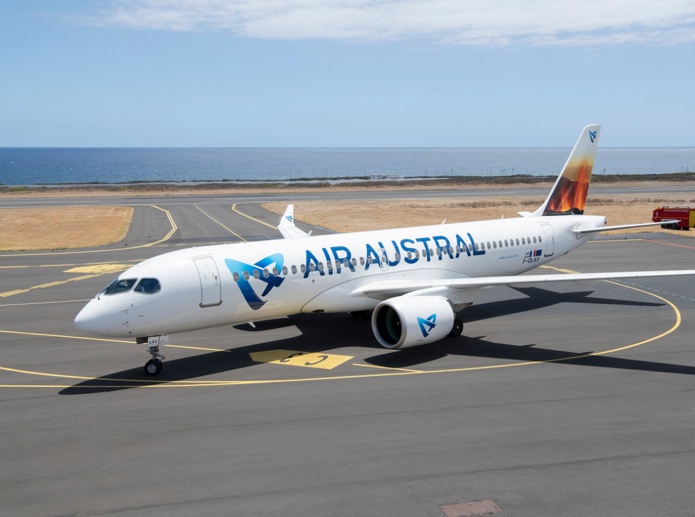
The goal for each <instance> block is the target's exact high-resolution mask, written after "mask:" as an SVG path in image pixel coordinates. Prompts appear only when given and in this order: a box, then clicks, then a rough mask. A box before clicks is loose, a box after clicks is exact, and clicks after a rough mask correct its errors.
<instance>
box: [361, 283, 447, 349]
mask: <svg viewBox="0 0 695 517" xmlns="http://www.w3.org/2000/svg"><path fill="white" fill-rule="evenodd" d="M455 322H456V316H455V314H454V311H453V309H452V307H451V304H450V303H449V301H448V300H447V299H446V298H443V297H441V296H398V297H396V298H391V299H389V300H385V301H383V302H381V303H380V304H379V305H377V306H376V307H375V308H374V312H373V313H372V332H374V337H376V340H377V341H378V342H379V344H380V345H381V346H383V347H385V348H392V349H395V348H409V347H411V346H419V345H425V344H428V343H434V342H435V341H439V340H440V339H444V338H445V337H447V336H448V335H449V334H450V333H452V332H453V329H454V323H455Z"/></svg>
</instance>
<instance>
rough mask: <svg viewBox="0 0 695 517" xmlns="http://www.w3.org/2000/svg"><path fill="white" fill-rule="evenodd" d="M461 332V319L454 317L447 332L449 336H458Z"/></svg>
mask: <svg viewBox="0 0 695 517" xmlns="http://www.w3.org/2000/svg"><path fill="white" fill-rule="evenodd" d="M461 332H463V321H461V320H460V319H458V318H456V319H455V320H454V326H453V327H451V332H449V337H458V336H460V335H461Z"/></svg>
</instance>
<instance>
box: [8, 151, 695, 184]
mask: <svg viewBox="0 0 695 517" xmlns="http://www.w3.org/2000/svg"><path fill="white" fill-rule="evenodd" d="M570 150H571V148H528V149H525V148H358V149H349V148H335V149H329V148H225V149H218V148H190V149H189V148H171V149H165V148H133V149H130V148H129V149H121V148H0V185H5V186H16V185H63V184H85V183H131V182H177V183H178V182H207V181H281V182H283V181H297V180H319V179H326V178H328V179H332V180H335V181H337V180H339V181H359V180H361V179H363V178H370V177H373V176H377V177H381V176H386V177H389V178H393V179H398V178H407V179H409V178H433V177H441V176H511V175H515V174H527V175H532V176H547V175H556V174H558V173H559V171H560V169H561V168H562V166H563V165H564V163H565V160H566V159H567V156H568V155H569V152H570ZM694 170H695V148H693V147H687V148H602V149H599V151H598V153H597V156H596V161H595V164H594V174H661V173H674V172H690V171H694Z"/></svg>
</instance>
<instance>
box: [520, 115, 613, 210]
mask: <svg viewBox="0 0 695 517" xmlns="http://www.w3.org/2000/svg"><path fill="white" fill-rule="evenodd" d="M600 132H601V126H599V125H590V126H587V127H585V128H584V131H582V134H581V136H580V137H579V140H578V141H577V143H576V145H575V146H574V149H573V150H572V153H571V154H570V156H569V158H568V159H567V163H565V167H564V168H563V169H562V174H560V176H558V178H557V181H556V182H555V185H554V186H553V189H552V190H551V192H550V194H549V195H548V198H547V199H546V200H545V203H543V205H541V207H540V208H539V209H538V210H536V212H534V214H533V215H534V216H542V215H569V214H574V215H581V214H583V213H584V206H585V205H586V196H587V193H588V191H589V182H590V181H591V171H592V169H593V168H594V156H595V155H596V146H597V144H598V137H599V133H600Z"/></svg>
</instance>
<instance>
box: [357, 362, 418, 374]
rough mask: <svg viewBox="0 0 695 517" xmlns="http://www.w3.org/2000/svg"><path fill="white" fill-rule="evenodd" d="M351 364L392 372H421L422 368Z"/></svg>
mask: <svg viewBox="0 0 695 517" xmlns="http://www.w3.org/2000/svg"><path fill="white" fill-rule="evenodd" d="M352 366H361V367H363V368H374V369H377V370H389V371H392V372H408V373H423V370H413V369H412V368H393V367H391V366H377V365H376V364H362V363H352Z"/></svg>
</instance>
